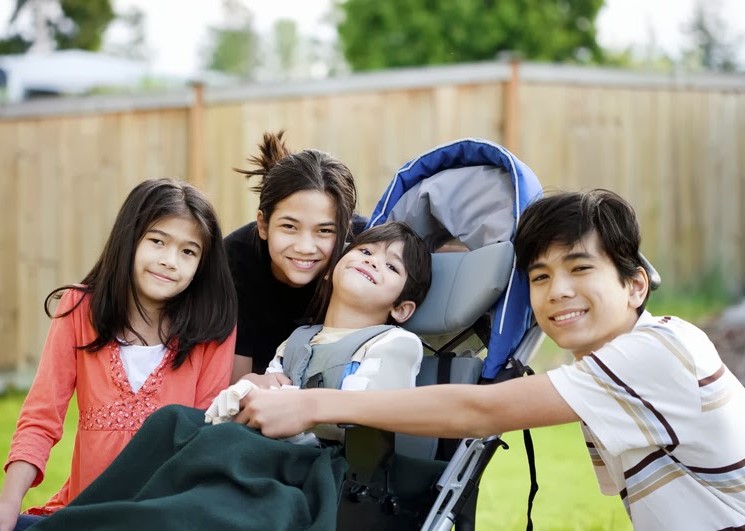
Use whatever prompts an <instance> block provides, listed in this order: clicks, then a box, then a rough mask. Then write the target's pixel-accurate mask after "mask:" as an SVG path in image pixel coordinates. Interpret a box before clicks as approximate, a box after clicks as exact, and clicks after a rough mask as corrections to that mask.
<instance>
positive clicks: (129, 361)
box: [119, 344, 166, 393]
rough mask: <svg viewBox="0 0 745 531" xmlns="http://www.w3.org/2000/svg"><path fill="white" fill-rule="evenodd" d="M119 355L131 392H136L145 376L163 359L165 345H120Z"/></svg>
mask: <svg viewBox="0 0 745 531" xmlns="http://www.w3.org/2000/svg"><path fill="white" fill-rule="evenodd" d="M119 355H120V356H121V358H122V365H124V372H125V373H127V380H129V385H130V387H132V391H133V392H135V393H136V392H137V391H139V390H140V387H142V384H144V383H145V380H147V377H148V376H150V374H151V373H152V372H153V370H154V369H155V368H156V367H157V366H158V365H160V362H161V361H163V356H165V355H166V347H165V345H162V344H161V345H120V346H119Z"/></svg>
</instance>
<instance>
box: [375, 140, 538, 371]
mask: <svg viewBox="0 0 745 531" xmlns="http://www.w3.org/2000/svg"><path fill="white" fill-rule="evenodd" d="M485 165H491V166H496V167H498V168H502V169H503V170H505V171H507V172H508V173H509V174H510V176H511V177H512V183H513V185H514V186H515V201H514V208H513V214H514V217H515V225H514V226H515V227H516V226H517V223H518V222H519V220H520V214H521V213H522V211H523V210H524V209H525V207H526V206H527V205H528V204H529V203H530V202H531V201H533V200H534V199H535V198H537V197H540V196H541V195H542V194H543V191H542V188H541V184H540V182H538V177H536V175H535V174H534V173H533V171H532V170H531V169H530V168H529V167H528V166H526V165H525V164H524V163H523V162H522V161H520V160H519V159H518V158H517V157H515V156H514V155H513V154H512V153H510V152H509V151H508V150H507V149H506V148H504V147H502V146H500V145H499V144H495V143H493V142H490V141H488V140H483V139H478V138H465V139H461V140H456V141H454V142H451V143H449V144H444V145H442V146H438V147H436V148H434V149H432V150H430V151H427V152H426V153H424V154H422V155H420V156H418V157H416V158H415V159H412V160H410V161H409V162H407V163H406V164H404V165H403V167H402V168H401V169H400V170H398V171H397V172H396V174H395V175H394V176H393V179H392V180H391V182H390V184H389V185H388V188H387V189H386V191H385V193H384V194H383V196H382V198H381V199H380V201H378V204H377V205H376V207H375V210H373V213H372V215H371V216H370V221H369V222H368V224H367V227H368V228H369V227H373V226H375V225H380V224H382V223H384V222H385V221H386V219H387V218H388V215H389V214H390V212H391V210H392V208H393V206H394V205H395V204H396V202H397V201H398V200H399V199H400V198H401V196H403V195H404V194H405V193H406V191H408V190H409V189H410V188H411V187H412V186H414V185H416V184H417V183H418V182H420V181H421V180H423V179H426V178H428V177H430V176H432V175H435V174H437V173H439V172H441V171H443V170H447V169H450V168H463V167H468V166H485ZM513 237H514V228H513ZM530 321H531V310H530V294H529V291H528V282H527V278H526V277H525V275H524V274H520V273H518V272H517V271H516V269H515V266H514V261H513V267H512V273H511V274H510V280H509V284H508V286H507V289H505V291H504V293H503V294H502V296H501V298H500V299H499V301H497V304H496V311H495V313H494V322H493V323H492V331H491V337H490V339H489V345H488V347H487V357H486V360H485V361H484V366H483V369H482V372H481V375H482V377H484V378H488V379H491V378H494V377H495V376H496V375H497V374H498V373H499V371H500V370H501V369H502V368H503V367H504V365H505V362H506V360H507V358H508V357H509V356H510V355H512V354H513V353H514V352H515V350H516V349H517V347H518V345H519V344H520V341H521V340H522V338H523V336H524V335H525V332H526V331H527V330H528V328H529V326H530Z"/></svg>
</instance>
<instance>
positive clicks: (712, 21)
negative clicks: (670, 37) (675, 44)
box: [683, 0, 742, 72]
mask: <svg viewBox="0 0 745 531" xmlns="http://www.w3.org/2000/svg"><path fill="white" fill-rule="evenodd" d="M686 33H687V35H688V37H689V38H690V40H691V47H690V48H689V49H688V50H687V51H686V53H685V55H684V58H683V62H684V65H685V66H686V67H688V68H689V69H693V70H700V69H704V70H712V71H721V72H734V71H735V70H737V68H738V60H737V53H738V49H739V47H740V45H741V43H742V36H735V35H733V34H732V32H731V30H730V28H729V25H728V23H727V21H726V20H725V19H724V18H723V17H722V16H721V15H720V14H719V2H718V1H717V0H714V1H711V0H707V1H706V2H704V1H702V0H698V1H697V2H696V6H695V8H694V12H693V17H692V19H691V20H690V22H689V23H688V25H687V28H686Z"/></svg>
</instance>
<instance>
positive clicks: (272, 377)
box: [239, 340, 292, 389]
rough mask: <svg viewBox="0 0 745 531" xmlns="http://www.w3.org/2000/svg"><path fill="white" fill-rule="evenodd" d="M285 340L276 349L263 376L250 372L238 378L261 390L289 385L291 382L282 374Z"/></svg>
mask: <svg viewBox="0 0 745 531" xmlns="http://www.w3.org/2000/svg"><path fill="white" fill-rule="evenodd" d="M286 344H287V340H285V341H283V342H282V343H281V344H280V345H279V346H278V347H277V352H276V354H275V355H274V358H273V359H272V361H270V362H269V366H268V367H267V368H266V372H264V374H256V373H255V372H252V373H250V374H246V375H244V376H242V377H241V378H239V379H240V380H248V381H249V382H251V383H252V384H255V385H257V386H259V387H261V388H263V389H269V388H270V387H282V386H283V385H289V384H291V383H292V381H291V380H290V379H289V378H288V377H287V376H285V374H284V372H282V355H283V354H284V352H285V345H286Z"/></svg>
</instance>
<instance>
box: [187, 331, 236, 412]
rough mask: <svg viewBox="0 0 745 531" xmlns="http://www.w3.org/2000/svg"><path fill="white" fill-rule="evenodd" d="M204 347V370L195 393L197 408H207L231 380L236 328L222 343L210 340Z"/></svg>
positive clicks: (195, 405)
mask: <svg viewBox="0 0 745 531" xmlns="http://www.w3.org/2000/svg"><path fill="white" fill-rule="evenodd" d="M203 347H204V360H203V361H202V371H201V373H200V374H199V379H198V380H197V388H196V391H195V393H194V407H195V408H197V409H207V407H208V406H209V405H210V403H211V402H212V399H213V398H215V397H216V396H217V394H218V393H219V392H220V391H222V390H223V389H225V388H226V387H227V386H228V384H229V382H230V375H231V371H232V369H233V358H234V357H235V356H234V355H233V353H234V352H235V328H234V329H233V331H232V332H231V334H230V335H229V336H228V337H227V339H225V341H223V342H222V343H218V342H217V341H210V342H209V343H207V344H205V345H203Z"/></svg>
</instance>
